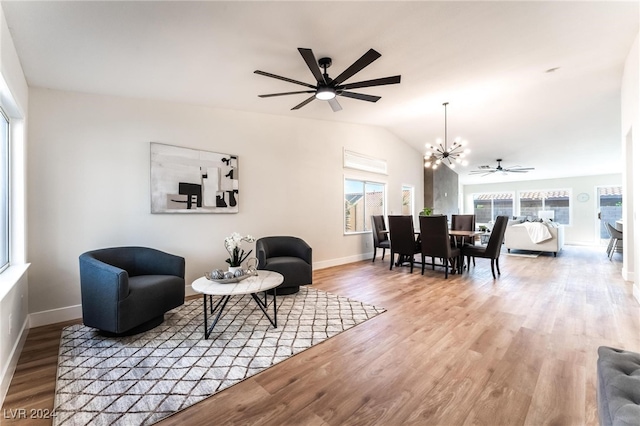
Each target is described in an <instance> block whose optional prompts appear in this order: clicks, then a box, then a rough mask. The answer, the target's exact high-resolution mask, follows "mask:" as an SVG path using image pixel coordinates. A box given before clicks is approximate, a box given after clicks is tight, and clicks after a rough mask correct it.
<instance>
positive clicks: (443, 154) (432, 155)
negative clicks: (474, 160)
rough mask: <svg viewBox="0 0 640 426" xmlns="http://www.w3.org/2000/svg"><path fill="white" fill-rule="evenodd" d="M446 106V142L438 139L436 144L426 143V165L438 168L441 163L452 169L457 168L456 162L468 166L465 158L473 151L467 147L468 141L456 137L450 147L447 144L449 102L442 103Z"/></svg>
mask: <svg viewBox="0 0 640 426" xmlns="http://www.w3.org/2000/svg"><path fill="white" fill-rule="evenodd" d="M442 105H443V106H444V142H443V140H442V139H437V140H436V145H435V146H434V145H431V144H426V145H425V146H426V148H427V152H426V153H425V155H424V159H425V162H424V166H425V167H426V168H429V167H431V168H432V169H434V170H435V169H437V168H438V166H439V165H440V164H445V165H447V166H449V168H451V169H455V167H456V164H460V165H462V166H466V165H468V164H469V162H468V161H467V160H465V159H464V158H465V157H466V156H467V154H469V153H470V152H471V150H470V149H469V148H466V146H467V141H466V140H462V139H460V138H456V139H455V140H454V141H453V145H451V148H449V146H448V144H447V105H449V102H445V103H443V104H442ZM443 143H444V144H443Z"/></svg>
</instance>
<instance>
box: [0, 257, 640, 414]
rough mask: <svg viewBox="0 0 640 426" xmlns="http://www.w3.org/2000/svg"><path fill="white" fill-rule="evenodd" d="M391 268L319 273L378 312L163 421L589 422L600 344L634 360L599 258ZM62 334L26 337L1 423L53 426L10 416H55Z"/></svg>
mask: <svg viewBox="0 0 640 426" xmlns="http://www.w3.org/2000/svg"><path fill="white" fill-rule="evenodd" d="M387 260H388V254H387V257H386V260H385V262H382V261H381V260H380V259H378V260H376V262H375V263H372V262H370V261H363V262H357V263H353V264H349V265H343V266H339V267H334V268H328V269H323V270H319V271H316V272H314V286H315V287H316V288H319V289H322V290H325V291H329V292H333V293H336V294H340V295H343V296H347V297H351V298H354V299H357V300H360V301H363V302H366V303H369V304H373V305H376V306H381V307H384V308H386V309H387V312H385V313H384V314H382V315H379V316H377V317H376V318H374V319H372V320H369V321H367V322H365V323H363V324H360V325H358V326H357V327H355V328H353V329H351V330H348V331H346V332H344V333H342V334H340V335H338V336H336V337H334V338H331V339H329V340H327V341H326V342H323V343H322V344H320V345H317V346H315V347H313V348H311V349H308V350H307V351H305V352H302V353H300V354H298V355H296V356H294V357H292V358H290V359H288V360H287V361H285V362H282V363H280V364H278V365H276V366H274V367H271V368H269V369H267V370H266V371H264V372H262V373H260V374H258V375H256V376H254V377H252V378H249V379H247V380H245V381H244V382H241V383H239V384H237V385H235V386H233V387H231V388H229V389H227V390H225V391H223V392H220V393H219V394H217V395H214V396H213V397H211V398H209V399H207V400H205V401H202V402H200V403H198V404H196V405H194V406H192V407H190V408H189V409H187V410H184V411H182V412H180V413H178V414H176V415H174V416H171V417H169V418H167V419H165V420H163V421H162V422H160V423H158V424H159V425H162V426H168V425H182V424H186V423H188V424H189V425H211V424H216V425H226V424H263V425H283V424H291V425H360V424H362V425H370V424H377V425H399V424H420V425H463V424H464V425H467V424H471V425H542V424H553V425H585V424H588V425H597V424H598V420H597V407H596V360H597V352H596V351H597V348H598V346H601V345H607V346H614V347H618V348H623V349H628V350H633V351H640V305H638V303H637V302H636V301H635V299H633V297H632V295H631V293H632V289H631V284H630V283H626V282H624V281H623V280H622V278H621V275H620V268H621V262H620V255H619V254H616V255H614V261H613V262H610V261H609V260H608V259H607V256H606V254H605V253H604V248H586V247H576V246H567V247H565V249H564V250H563V251H562V252H561V253H560V254H559V255H558V257H557V258H553V257H552V256H548V255H542V256H540V257H538V258H535V259H533V258H522V257H513V256H506V255H503V256H501V259H500V263H501V268H500V269H501V270H502V275H501V276H500V277H499V278H498V279H497V280H493V278H492V276H491V270H490V267H489V261H487V260H486V259H478V260H477V261H476V264H477V265H476V266H475V267H473V266H472V267H471V271H470V272H469V273H467V272H465V273H464V274H463V275H450V276H449V279H447V280H445V279H444V273H443V272H442V271H441V270H438V269H436V271H431V270H429V269H427V271H425V276H421V275H420V270H419V268H418V269H417V271H416V270H414V273H413V274H410V273H409V268H405V267H400V268H394V269H393V270H392V271H389V265H388V262H387ZM63 325H66V324H57V325H51V326H46V327H40V328H35V329H32V330H30V332H29V336H28V339H27V343H26V345H25V349H24V351H23V353H22V356H21V358H20V361H19V364H18V368H17V371H16V373H15V375H14V378H13V381H12V383H11V387H10V389H9V392H8V394H7V397H6V400H5V403H4V406H3V416H2V419H1V420H2V424H19V425H44V424H51V420H43V419H26V420H25V419H20V420H15V419H14V420H12V419H11V418H8V417H11V413H15V412H16V411H10V410H17V409H26V413H27V416H29V413H30V410H31V409H40V410H52V408H53V395H54V390H55V372H56V358H57V351H58V344H59V336H60V330H61V328H62V326H63Z"/></svg>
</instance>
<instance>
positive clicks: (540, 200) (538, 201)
mask: <svg viewBox="0 0 640 426" xmlns="http://www.w3.org/2000/svg"><path fill="white" fill-rule="evenodd" d="M518 198H519V200H520V216H531V217H534V218H537V217H538V212H539V211H541V210H551V211H553V216H554V217H553V221H554V222H558V223H561V224H563V225H569V224H570V223H571V217H570V216H571V209H570V200H571V193H570V191H569V190H566V189H547V190H543V191H523V192H520V193H519V197H518Z"/></svg>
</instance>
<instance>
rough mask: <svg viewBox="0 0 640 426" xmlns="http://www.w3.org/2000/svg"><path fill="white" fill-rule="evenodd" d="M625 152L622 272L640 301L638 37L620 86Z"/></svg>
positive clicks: (639, 87) (630, 52) (639, 78)
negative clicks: (639, 267)
mask: <svg viewBox="0 0 640 426" xmlns="http://www.w3.org/2000/svg"><path fill="white" fill-rule="evenodd" d="M621 104H622V105H621V106H622V108H621V128H622V141H621V143H622V153H623V157H624V190H625V194H626V196H627V197H626V200H625V203H624V204H623V206H624V210H623V215H622V217H623V220H624V247H623V266H622V275H623V277H624V278H625V280H627V281H634V282H635V284H634V286H633V294H634V295H635V297H636V299H637V300H638V301H639V302H640V283H639V282H638V280H637V278H636V277H635V272H634V271H635V265H640V250H638V249H637V248H636V244H635V242H636V241H640V225H638V210H640V172H638V170H636V169H635V167H634V165H635V166H637V165H638V164H640V42H639V40H638V37H636V40H635V42H634V43H633V46H632V47H631V50H630V51H629V55H628V56H627V59H626V61H625V67H624V73H623V76H622V89H621Z"/></svg>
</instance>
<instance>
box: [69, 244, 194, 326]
mask: <svg viewBox="0 0 640 426" xmlns="http://www.w3.org/2000/svg"><path fill="white" fill-rule="evenodd" d="M184 272H185V261H184V258H182V257H179V256H174V255H172V254H169V253H164V252H162V251H159V250H155V249H151V248H146V247H113V248H106V249H100V250H93V251H88V252H86V253H84V254H82V255H81V256H80V290H81V294H82V320H83V322H84V324H85V325H87V326H89V327H94V328H97V329H99V330H100V331H101V332H102V333H103V334H107V335H131V334H136V333H141V332H143V331H147V330H150V329H152V328H153V327H156V326H158V325H160V324H162V322H163V321H164V313H165V312H167V311H169V310H171V309H174V308H177V307H178V306H181V305H182V304H183V303H184V294H185V281H184Z"/></svg>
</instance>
